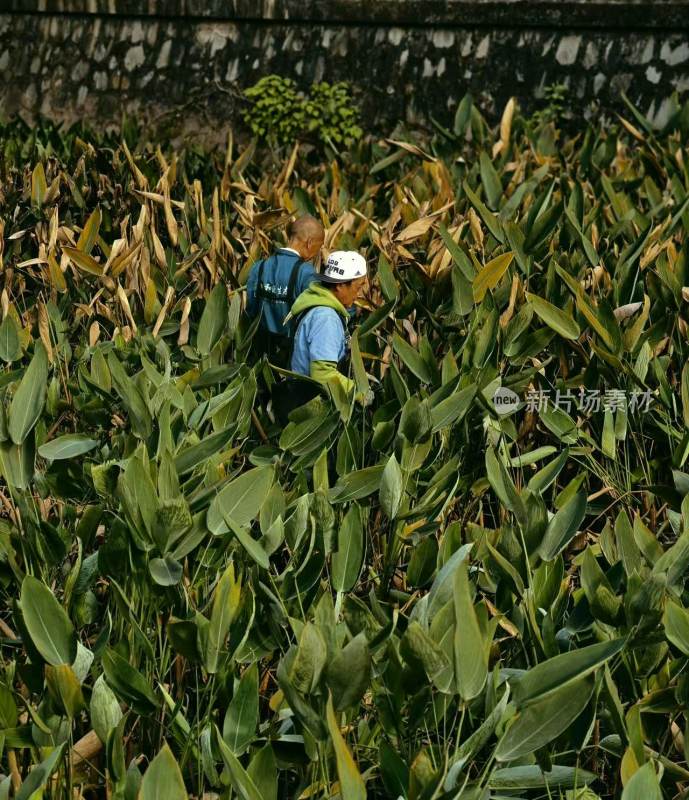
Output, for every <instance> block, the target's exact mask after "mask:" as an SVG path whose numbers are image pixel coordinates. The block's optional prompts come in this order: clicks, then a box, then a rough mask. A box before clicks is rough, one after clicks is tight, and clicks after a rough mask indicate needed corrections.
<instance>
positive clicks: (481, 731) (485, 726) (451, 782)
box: [443, 687, 510, 792]
mask: <svg viewBox="0 0 689 800" xmlns="http://www.w3.org/2000/svg"><path fill="white" fill-rule="evenodd" d="M509 696H510V692H509V687H508V688H507V690H506V691H505V693H504V694H503V696H502V699H501V700H500V702H499V703H498V704H497V705H496V706H495V708H494V709H493V710H492V711H491V712H490V714H488V716H487V717H486V718H485V720H484V721H483V722H482V723H481V724H480V725H479V727H478V728H477V729H476V730H475V731H474V732H473V733H472V734H471V736H469V737H468V738H467V739H465V740H464V741H463V742H462V744H461V745H460V747H459V748H458V750H457V752H456V753H455V754H454V755H453V757H452V758H451V760H450V761H449V763H448V769H447V776H446V777H445V783H444V785H443V788H444V789H445V791H446V792H449V791H450V790H451V789H454V788H455V787H456V786H457V785H458V782H459V780H460V777H459V776H460V775H461V773H462V770H463V769H464V765H465V764H467V763H468V762H469V760H470V759H471V758H473V756H474V755H475V754H476V753H478V752H479V751H480V750H482V749H483V748H484V747H485V746H486V744H488V742H489V740H490V738H491V736H492V735H493V733H494V732H495V729H496V728H497V727H498V725H499V723H500V722H501V720H502V718H503V716H504V715H505V711H506V710H507V703H508V701H509Z"/></svg>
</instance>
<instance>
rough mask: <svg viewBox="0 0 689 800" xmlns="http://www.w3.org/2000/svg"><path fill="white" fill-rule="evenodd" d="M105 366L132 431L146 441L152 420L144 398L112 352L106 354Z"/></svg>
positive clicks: (151, 426) (149, 433) (151, 427)
mask: <svg viewBox="0 0 689 800" xmlns="http://www.w3.org/2000/svg"><path fill="white" fill-rule="evenodd" d="M107 364H108V369H109V370H110V376H111V378H112V384H113V386H114V387H115V391H116V392H117V394H118V395H119V396H120V400H121V401H122V403H123V405H124V407H125V408H126V409H127V413H128V414H129V423H130V425H131V426H132V430H133V431H134V433H135V434H136V435H137V436H138V437H139V438H140V439H147V438H148V437H149V436H150V435H151V431H152V429H153V420H152V418H151V412H150V411H149V409H148V405H147V403H146V401H145V399H144V397H143V396H142V394H141V392H140V391H139V389H138V387H137V385H136V384H135V383H134V381H133V380H132V379H131V378H130V377H129V375H128V374H127V371H126V370H125V368H124V367H123V366H122V364H121V362H120V360H119V358H118V357H117V356H116V355H115V353H114V352H113V351H110V352H109V353H108V356H107Z"/></svg>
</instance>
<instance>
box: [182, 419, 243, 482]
mask: <svg viewBox="0 0 689 800" xmlns="http://www.w3.org/2000/svg"><path fill="white" fill-rule="evenodd" d="M236 432H237V429H236V427H235V426H234V425H231V426H230V427H229V428H225V430H222V431H217V432H216V433H211V434H210V436H205V437H204V438H203V439H202V440H201V441H200V442H198V444H194V445H192V446H191V447H187V448H185V449H184V450H182V452H181V453H178V454H177V455H176V456H175V469H176V470H177V474H178V475H185V474H186V473H187V472H191V470H192V469H194V467H197V466H198V465H199V464H203V463H204V462H206V461H208V459H209V458H211V456H214V455H215V454H216V453H219V452H220V451H221V450H222V449H223V448H224V447H226V446H227V445H228V444H229V443H230V442H231V441H232V439H233V437H234V435H235V433H236Z"/></svg>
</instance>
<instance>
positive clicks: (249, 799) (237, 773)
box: [215, 727, 265, 800]
mask: <svg viewBox="0 0 689 800" xmlns="http://www.w3.org/2000/svg"><path fill="white" fill-rule="evenodd" d="M215 737H216V740H217V742H218V747H219V749H220V756H221V758H222V760H223V762H224V764H225V766H226V767H227V772H228V773H229V778H230V783H231V784H232V787H233V788H234V790H235V791H236V792H237V794H238V795H239V797H240V798H241V800H265V799H264V797H263V796H262V795H261V793H260V792H259V790H258V788H257V786H256V784H255V783H254V781H253V779H252V777H251V776H250V775H249V773H248V772H247V771H246V770H245V769H244V767H243V766H242V765H241V763H240V761H239V759H238V758H237V756H236V755H235V754H234V753H233V752H232V750H230V748H229V747H228V746H227V744H225V740H224V739H223V737H222V736H221V735H220V731H219V730H218V728H217V727H216V729H215Z"/></svg>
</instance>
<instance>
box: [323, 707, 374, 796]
mask: <svg viewBox="0 0 689 800" xmlns="http://www.w3.org/2000/svg"><path fill="white" fill-rule="evenodd" d="M326 715H327V720H328V731H329V733H330V738H331V739H332V742H333V748H334V750H335V761H336V763H337V777H338V778H339V780H340V797H341V798H342V800H366V784H365V783H364V780H363V778H362V777H361V773H360V772H359V770H358V769H357V766H356V764H355V763H354V759H353V758H352V754H351V753H350V752H349V748H348V747H347V745H346V744H345V740H344V739H343V738H342V734H341V733H340V727H339V725H338V723H337V718H336V717H335V711H334V710H333V701H332V698H328V706H327V710H326Z"/></svg>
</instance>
